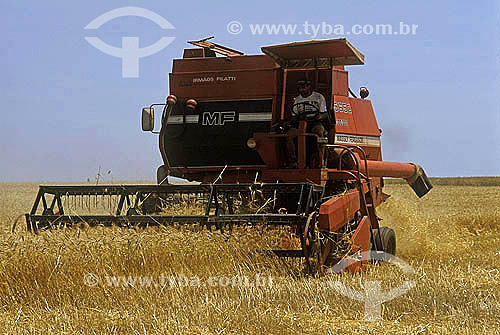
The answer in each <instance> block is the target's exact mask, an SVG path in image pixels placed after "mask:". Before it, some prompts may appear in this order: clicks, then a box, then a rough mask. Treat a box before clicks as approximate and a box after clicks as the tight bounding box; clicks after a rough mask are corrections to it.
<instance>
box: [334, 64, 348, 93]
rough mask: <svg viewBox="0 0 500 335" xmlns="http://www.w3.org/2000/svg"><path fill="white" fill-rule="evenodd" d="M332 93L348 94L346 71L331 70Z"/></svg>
mask: <svg viewBox="0 0 500 335" xmlns="http://www.w3.org/2000/svg"><path fill="white" fill-rule="evenodd" d="M333 94H334V95H343V96H346V97H347V96H348V95H349V83H348V73H347V71H344V70H339V69H334V70H333Z"/></svg>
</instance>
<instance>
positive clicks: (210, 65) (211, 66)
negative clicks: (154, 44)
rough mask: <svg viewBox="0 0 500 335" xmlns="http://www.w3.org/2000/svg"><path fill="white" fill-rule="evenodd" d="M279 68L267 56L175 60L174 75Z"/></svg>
mask: <svg viewBox="0 0 500 335" xmlns="http://www.w3.org/2000/svg"><path fill="white" fill-rule="evenodd" d="M275 68H278V67H277V66H276V63H275V62H274V61H273V59H272V58H271V57H269V56H266V55H253V56H238V57H233V58H231V59H228V58H227V57H211V58H187V59H174V61H173V65H172V73H181V72H184V73H188V72H192V73H200V72H206V71H215V72H218V71H230V70H236V69H248V70H259V69H275Z"/></svg>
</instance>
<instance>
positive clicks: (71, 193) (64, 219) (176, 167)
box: [26, 39, 432, 271]
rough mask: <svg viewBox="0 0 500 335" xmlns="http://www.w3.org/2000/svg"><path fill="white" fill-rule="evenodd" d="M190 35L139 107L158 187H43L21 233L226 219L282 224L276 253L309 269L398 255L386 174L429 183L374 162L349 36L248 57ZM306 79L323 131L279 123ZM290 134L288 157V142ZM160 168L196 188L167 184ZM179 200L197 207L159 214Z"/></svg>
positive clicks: (399, 167)
mask: <svg viewBox="0 0 500 335" xmlns="http://www.w3.org/2000/svg"><path fill="white" fill-rule="evenodd" d="M190 43H191V44H193V45H195V46H197V48H193V49H185V50H184V56H183V58H182V59H175V60H174V61H173V67H172V73H170V77H169V79H170V95H169V96H168V98H167V101H166V103H161V104H152V105H150V106H149V107H145V108H143V110H142V129H143V130H144V131H153V129H154V120H155V118H154V111H155V108H156V109H158V108H160V109H161V111H162V115H161V129H160V131H159V148H160V152H161V155H162V158H163V162H164V165H162V166H160V167H159V168H158V171H157V181H158V185H120V186H116V185H102V186H72V187H68V186H40V191H39V193H38V196H37V199H36V201H35V205H34V206H33V209H32V211H31V213H29V214H26V221H27V224H28V229H29V230H35V231H36V230H38V229H40V228H45V227H52V226H54V225H60V224H65V225H71V224H74V223H77V222H86V223H88V224H90V225H94V224H116V225H125V226H149V225H158V224H161V225H169V224H174V223H176V224H201V225H203V226H207V227H208V228H211V227H215V228H217V229H219V230H221V231H222V232H227V231H231V230H232V228H233V226H234V225H266V226H290V227H292V229H293V231H294V232H295V234H296V236H297V237H298V240H299V242H300V243H299V244H300V247H299V248H296V249H295V250H289V249H283V250H272V252H273V253H274V254H276V255H278V256H283V257H304V258H305V260H306V264H307V265H308V267H309V268H310V269H311V270H313V269H323V268H324V266H326V265H333V264H337V263H338V262H339V261H342V260H343V259H346V257H349V256H352V255H355V254H358V255H359V254H360V253H361V252H363V251H369V250H376V251H380V252H387V253H390V254H394V253H395V247H396V240H395V236H394V232H393V231H392V229H390V228H387V227H379V224H378V220H379V219H378V218H377V215H376V213H375V208H376V206H378V205H379V204H380V203H382V202H383V201H384V200H385V199H386V198H387V197H388V196H387V195H386V194H384V193H383V192H382V189H383V186H384V184H383V179H382V178H383V177H393V178H403V179H406V180H407V182H408V183H409V184H410V186H411V187H412V188H413V190H414V191H415V193H416V194H417V195H418V196H419V197H422V196H423V195H425V194H426V193H427V192H428V191H429V190H430V189H431V188H432V185H431V184H430V182H429V180H428V178H427V176H426V175H425V173H424V171H423V169H422V168H421V167H420V166H419V165H416V164H412V163H394V162H384V161H382V154H381V143H380V133H381V131H380V129H379V127H378V124H377V120H376V118H375V114H374V112H373V108H372V105H371V102H370V101H369V100H366V99H365V98H366V97H367V96H368V90H367V89H366V88H362V89H361V90H360V96H361V98H357V97H356V96H355V95H354V93H353V92H352V91H351V90H350V89H349V86H348V72H347V71H346V70H345V69H344V66H348V65H361V64H364V56H363V54H361V52H359V51H358V50H357V49H356V48H354V47H353V46H352V45H351V44H350V43H349V42H348V41H347V40H346V39H332V40H321V41H307V42H297V43H289V44H282V45H274V46H268V47H263V48H262V51H263V53H264V54H261V55H251V56H248V55H244V54H243V53H241V52H239V51H236V50H233V49H229V48H226V47H223V46H221V45H218V44H215V43H212V42H210V41H208V39H205V40H201V41H193V42H190ZM216 53H218V54H222V57H216ZM304 79H306V80H308V81H310V82H311V83H312V87H313V89H314V91H316V92H319V93H321V94H322V95H323V96H324V97H325V100H326V105H327V110H328V118H327V120H328V121H327V122H328V124H327V125H326V127H325V128H326V129H327V130H329V131H328V132H327V133H325V134H324V135H325V136H318V135H316V134H314V133H308V132H307V130H308V128H307V122H306V121H305V120H297V128H298V129H297V132H296V134H290V135H289V134H288V133H287V131H286V129H287V121H288V120H290V118H291V111H292V108H293V105H294V104H293V102H294V98H295V97H296V96H297V95H298V92H297V83H298V82H299V81H301V80H304ZM350 95H351V96H350ZM328 128H329V129H328ZM289 138H293V141H295V143H296V145H295V146H296V148H297V152H296V154H297V162H296V163H297V164H296V165H295V164H293V163H294V162H292V161H291V159H290V155H289V152H288V151H287V150H286V147H287V146H286V143H287V141H288V139H289ZM168 176H173V177H179V178H185V179H187V180H189V181H198V182H200V184H195V183H190V184H178V185H177V184H175V185H174V184H168ZM256 195H257V196H256ZM72 197H88V198H89V199H92V198H93V197H95V202H96V203H97V202H98V201H97V199H100V197H101V198H105V197H110V198H112V197H115V198H116V199H117V200H116V206H115V208H113V213H112V215H109V214H108V215H95V214H94V215H79V214H78V215H77V214H76V213H67V211H65V209H66V208H65V205H64V204H65V203H66V202H67V199H68V198H69V199H71V198H72ZM256 197H257V198H259V200H258V201H257V200H256ZM49 198H51V199H49ZM63 199H64V200H63ZM180 199H181V200H186V199H187V201H188V202H189V201H198V202H201V203H202V208H203V213H201V214H200V215H178V214H175V215H167V214H165V211H164V207H165V205H167V206H168V203H169V202H172V201H179V200H180ZM49 200H51V201H49ZM251 201H256V202H259V201H260V202H259V204H258V206H256V207H255V208H254V210H253V211H250V213H249V211H248V210H245V211H241V210H240V209H239V207H243V206H240V205H244V204H245V203H247V202H251ZM40 203H41V204H42V206H40ZM49 203H50V205H49ZM39 207H40V208H39ZM42 207H43V208H42ZM246 207H248V206H246ZM247 209H248V208H247ZM40 212H41V213H40ZM346 237H347V238H346ZM351 259H352V258H351ZM363 262H366V259H362V260H361V261H355V262H353V264H352V265H350V266H349V267H348V269H349V270H351V271H357V270H358V269H359V268H360V267H361V265H362V264H363Z"/></svg>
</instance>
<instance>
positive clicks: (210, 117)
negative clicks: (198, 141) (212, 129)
mask: <svg viewBox="0 0 500 335" xmlns="http://www.w3.org/2000/svg"><path fill="white" fill-rule="evenodd" d="M234 121H236V112H235V111H225V112H203V114H202V115H201V124H202V125H203V126H223V125H224V124H226V123H227V122H234Z"/></svg>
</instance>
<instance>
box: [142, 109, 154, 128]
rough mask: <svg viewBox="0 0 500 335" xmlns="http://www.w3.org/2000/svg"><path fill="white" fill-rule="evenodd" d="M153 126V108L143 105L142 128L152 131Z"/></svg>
mask: <svg viewBox="0 0 500 335" xmlns="http://www.w3.org/2000/svg"><path fill="white" fill-rule="evenodd" d="M154 127H155V110H154V108H149V107H144V108H143V109H142V130H143V131H152V130H153V129H154Z"/></svg>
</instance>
